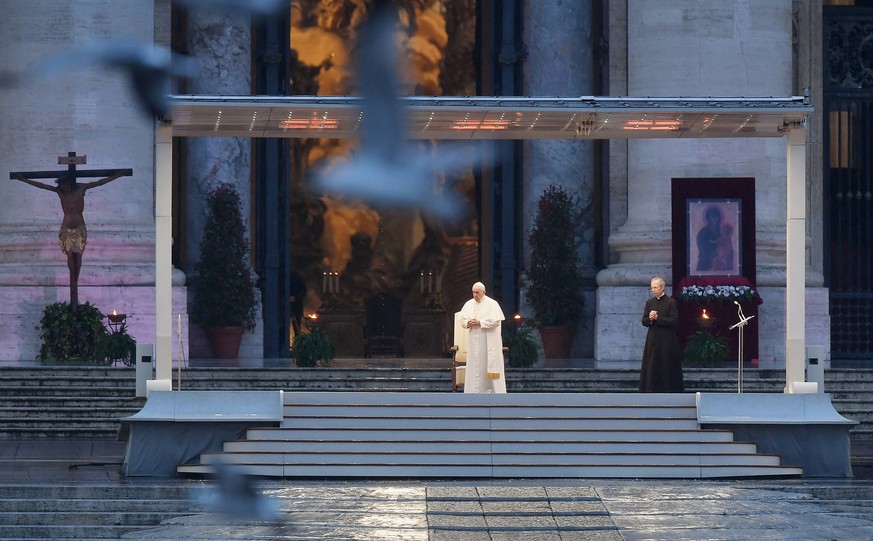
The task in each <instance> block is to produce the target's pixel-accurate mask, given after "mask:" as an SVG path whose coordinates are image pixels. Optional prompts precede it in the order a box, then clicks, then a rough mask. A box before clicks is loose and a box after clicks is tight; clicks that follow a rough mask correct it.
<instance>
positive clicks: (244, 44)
mask: <svg viewBox="0 0 873 541" xmlns="http://www.w3.org/2000/svg"><path fill="white" fill-rule="evenodd" d="M188 24H189V28H188V36H189V37H188V47H189V50H188V52H189V54H190V56H192V57H193V58H194V59H195V60H196V61H197V66H198V76H197V77H196V78H195V79H194V80H192V81H191V84H190V85H189V91H190V93H191V94H195V95H228V96H248V95H251V93H252V92H251V21H250V20H249V18H248V17H243V16H242V15H241V14H240V12H238V11H237V12H233V13H229V12H225V11H222V10H220V9H192V10H191V11H190V12H189V18H188ZM187 143H188V144H187V149H188V158H187V185H186V197H187V199H186V204H187V216H186V218H187V220H188V227H187V239H186V247H187V253H188V269H186V270H187V271H188V272H191V271H193V269H194V268H195V266H196V263H197V261H198V258H199V249H200V239H201V238H202V236H203V227H204V226H205V224H206V215H207V209H206V194H207V192H209V191H210V190H211V189H213V188H215V187H216V186H217V185H219V184H224V183H229V184H233V185H234V186H236V188H237V190H238V191H239V193H240V196H241V198H242V202H243V217H244V218H245V217H248V216H250V208H251V201H250V192H251V186H252V181H251V159H252V144H251V139H247V138H235V137H214V138H209V137H200V138H192V139H189V140H188V141H187ZM247 225H248V231H246V236H247V237H248V238H249V239H251V234H252V231H251V228H252V224H251V223H248V224H247ZM191 340H192V344H191V347H192V356H194V357H197V356H206V355H208V350H207V349H204V348H205V343H204V341H203V340H204V338H203V336H202V334H201V333H199V332H198V330H197V329H193V328H192V338H191ZM262 355H263V330H262V328H261V325H260V322H259V324H258V328H257V329H255V332H254V334H251V333H245V334H244V335H243V342H242V346H241V348H240V357H241V358H246V357H249V358H251V357H261V356H262Z"/></svg>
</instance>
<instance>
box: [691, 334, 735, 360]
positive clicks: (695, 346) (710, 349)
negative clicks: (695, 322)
mask: <svg viewBox="0 0 873 541" xmlns="http://www.w3.org/2000/svg"><path fill="white" fill-rule="evenodd" d="M683 358H684V360H685V364H686V365H688V366H698V367H709V368H717V367H719V366H721V363H723V362H724V361H726V360H727V358H728V344H727V340H725V339H724V338H723V337H721V336H719V335H717V334H713V333H710V332H706V331H697V332H696V333H694V334H693V335H692V336H691V338H689V339H688V344H687V345H686V346H685V351H684V352H683Z"/></svg>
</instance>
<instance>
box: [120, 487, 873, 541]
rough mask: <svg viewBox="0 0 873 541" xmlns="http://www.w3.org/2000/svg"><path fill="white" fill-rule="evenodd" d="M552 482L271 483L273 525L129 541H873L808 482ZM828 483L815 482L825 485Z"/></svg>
mask: <svg viewBox="0 0 873 541" xmlns="http://www.w3.org/2000/svg"><path fill="white" fill-rule="evenodd" d="M555 484H559V485H560V484H561V483H553V482H551V481H550V482H548V483H545V485H546V486H543V484H542V483H539V482H536V481H518V482H515V483H512V482H503V483H490V482H487V483H473V484H469V485H466V484H462V483H440V482H433V483H432V482H427V483H411V482H378V481H371V482H353V483H337V482H316V481H311V482H287V483H268V484H265V485H263V486H262V490H263V492H264V493H265V494H267V495H269V496H270V497H272V498H274V499H276V500H277V501H278V502H279V503H280V506H281V508H282V511H283V512H282V515H281V519H280V521H279V522H276V523H267V522H238V521H233V520H230V519H228V518H227V517H222V516H216V515H214V514H208V513H205V514H199V515H193V516H188V517H179V518H176V519H172V520H170V521H167V522H165V523H164V525H162V526H160V527H157V528H151V529H147V530H142V531H139V532H135V533H132V534H128V535H126V536H125V537H124V539H140V540H147V539H148V540H153V539H240V540H242V539H277V540H278V539H288V540H304V539H307V540H319V539H331V540H345V539H348V540H352V539H354V540H382V539H385V540H398V541H407V540H409V541H412V540H416V541H418V540H421V541H449V540H463V541H480V540H481V541H486V540H487V541H510V540H519V541H521V540H525V541H540V540H543V541H545V540H549V541H568V540H572V541H576V540H579V541H581V540H592V541H607V540H608V541H622V540H647V539H653V540H654V539H657V540H677V539H694V540H704V539H719V540H759V539H761V540H763V539H779V540H831V539H835V540H841V541H849V540H857V541H861V540H864V541H868V540H870V539H873V516H871V515H870V508H869V507H867V505H866V504H865V503H864V502H860V501H855V500H852V501H850V502H845V501H839V500H832V499H828V498H821V497H816V496H814V495H813V493H814V492H815V491H814V490H811V488H812V487H813V486H812V485H808V484H806V483H782V482H772V481H757V482H756V481H742V482H739V481H734V482H688V481H682V482H677V481H666V482H665V481H660V482H652V481H621V482H613V481H598V480H591V481H575V482H573V483H572V484H571V483H567V484H565V485H564V486H553V485H555ZM828 485H830V484H829V483H824V484H816V485H815V486H817V487H818V488H819V490H822V489H824V490H827V487H828ZM837 485H839V483H837ZM823 494H827V492H826V491H825V492H824V493H823Z"/></svg>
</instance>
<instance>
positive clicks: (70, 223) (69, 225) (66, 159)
mask: <svg viewBox="0 0 873 541" xmlns="http://www.w3.org/2000/svg"><path fill="white" fill-rule="evenodd" d="M86 160H87V156H76V153H75V152H69V153H67V155H66V156H58V164H59V165H66V166H67V170H66V171H17V172H11V173H9V178H10V179H13V180H20V181H21V182H24V183H26V184H30V185H31V186H34V187H36V188H40V189H42V190H48V191H50V192H55V193H56V194H58V197H59V198H60V200H61V209H62V210H63V211H64V219H63V221H62V222H61V230H60V232H58V238H59V240H60V243H61V250H63V252H64V254H65V255H66V256H67V268H69V270H70V307H71V309H72V311H73V313H75V312H76V309H77V307H78V305H79V271H80V270H82V254H83V253H84V252H85V244H86V243H87V241H88V230H87V229H86V227H85V217H84V216H83V212H84V210H85V192H86V191H87V190H90V189H91V188H96V187H98V186H103V185H104V184H107V183H109V182H112V181H113V180H115V179H117V178H119V177H129V176H132V175H133V169H91V170H85V171H80V170H77V169H76V166H77V165H84V164H85V163H86ZM83 177H84V178H96V177H103V178H101V179H100V180H95V181H93V182H82V183H79V182H77V179H79V178H83ZM35 178H54V179H57V180H56V182H57V186H52V185H51V184H47V183H45V182H39V181H36V180H33V179H35Z"/></svg>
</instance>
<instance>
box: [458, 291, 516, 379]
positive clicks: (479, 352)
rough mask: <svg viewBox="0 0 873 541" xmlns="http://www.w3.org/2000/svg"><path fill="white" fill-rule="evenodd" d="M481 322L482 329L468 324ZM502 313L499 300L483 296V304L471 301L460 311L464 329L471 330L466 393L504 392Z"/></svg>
mask: <svg viewBox="0 0 873 541" xmlns="http://www.w3.org/2000/svg"><path fill="white" fill-rule="evenodd" d="M471 319H478V320H479V322H480V323H481V327H473V328H472V329H470V327H469V321H470V320H471ZM504 319H506V318H504V317H503V310H501V309H500V305H499V304H497V301H495V300H494V299H492V298H491V297H488V296H487V295H485V296H483V297H482V300H481V301H480V302H476V299H470V300H469V301H467V303H466V304H464V307H463V308H461V326H462V327H464V328H465V329H469V330H470V332H469V337H468V340H467V373H466V376H464V392H465V393H505V392H506V376H505V373H504V371H503V337H502V335H501V333H500V329H501V321H503V320H504Z"/></svg>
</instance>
